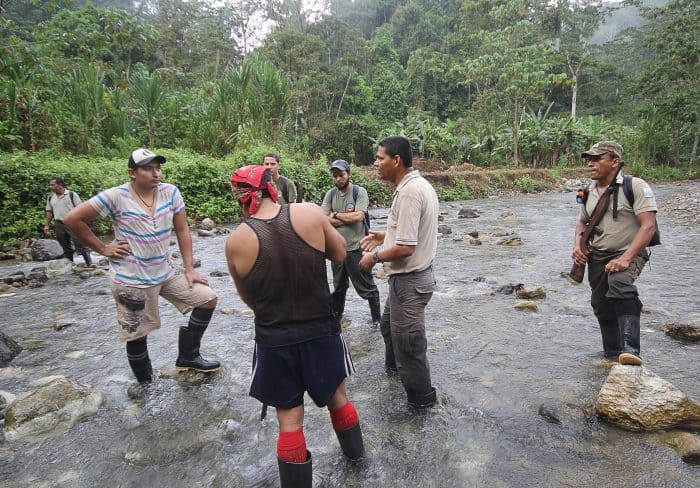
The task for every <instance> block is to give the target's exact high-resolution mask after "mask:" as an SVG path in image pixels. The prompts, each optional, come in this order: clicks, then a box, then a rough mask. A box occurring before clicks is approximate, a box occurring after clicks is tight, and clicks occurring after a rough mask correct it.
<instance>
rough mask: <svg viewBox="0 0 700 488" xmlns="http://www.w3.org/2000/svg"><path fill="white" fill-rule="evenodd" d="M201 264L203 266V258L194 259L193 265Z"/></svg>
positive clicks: (197, 266)
mask: <svg viewBox="0 0 700 488" xmlns="http://www.w3.org/2000/svg"><path fill="white" fill-rule="evenodd" d="M200 266H202V260H201V259H200V258H194V261H192V267H193V268H199V267H200Z"/></svg>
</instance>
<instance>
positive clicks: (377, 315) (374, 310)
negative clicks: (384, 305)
mask: <svg viewBox="0 0 700 488" xmlns="http://www.w3.org/2000/svg"><path fill="white" fill-rule="evenodd" d="M367 301H368V302H369V311H370V313H371V314H372V327H374V328H375V329H377V328H379V323H380V321H381V320H382V313H381V306H380V305H379V297H370V298H368V299H367Z"/></svg>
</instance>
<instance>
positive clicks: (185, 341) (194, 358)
mask: <svg viewBox="0 0 700 488" xmlns="http://www.w3.org/2000/svg"><path fill="white" fill-rule="evenodd" d="M205 330H206V329H197V330H196V331H193V330H192V329H190V328H189V327H180V336H179V340H178V356H177V360H176V361H175V368H176V369H177V370H178V371H186V370H188V369H191V370H195V371H202V372H204V373H211V372H213V371H216V370H218V369H219V367H221V365H220V364H219V362H218V361H209V360H206V359H204V358H203V357H202V356H200V355H199V345H200V344H201V342H202V336H203V335H204V331H205Z"/></svg>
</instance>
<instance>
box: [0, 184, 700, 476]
mask: <svg viewBox="0 0 700 488" xmlns="http://www.w3.org/2000/svg"><path fill="white" fill-rule="evenodd" d="M697 185H698V183H684V184H683V185H681V186H678V185H675V184H673V185H671V184H663V185H657V186H655V190H656V192H657V198H658V200H659V201H660V202H663V200H664V199H665V198H669V197H670V196H672V195H673V193H674V192H677V191H687V190H689V189H697ZM463 207H466V208H474V209H476V210H477V211H478V212H479V213H480V214H481V217H479V218H475V219H459V218H457V214H458V211H459V210H460V208H463ZM441 210H442V212H443V213H444V217H445V221H444V222H443V223H444V224H446V225H448V226H450V227H451V230H452V233H451V234H447V235H444V236H441V237H440V239H439V245H438V257H437V260H436V263H435V274H436V277H437V280H438V292H437V293H435V295H434V296H433V299H432V301H431V302H430V305H429V306H428V308H427V311H426V315H427V317H428V320H427V327H426V328H427V336H428V347H429V359H430V364H431V370H432V376H433V383H434V385H435V386H436V387H437V390H438V396H439V403H440V404H439V405H438V406H436V407H435V408H433V409H431V410H428V411H427V412H425V413H420V414H416V413H414V412H411V411H410V410H409V408H408V407H407V405H406V401H405V394H404V391H403V389H402V387H401V384H400V382H399V380H398V378H396V377H393V376H388V375H387V374H386V373H385V371H384V368H383V364H384V360H383V350H384V346H383V343H382V340H381V336H380V334H379V332H378V331H375V330H372V329H371V328H370V325H369V309H368V307H367V304H366V302H364V301H363V300H361V299H359V298H358V297H357V295H356V294H355V292H354V290H352V288H351V289H350V290H349V292H348V303H347V306H346V318H347V319H349V321H350V325H349V326H348V327H347V328H345V329H344V334H345V337H346V340H347V341H348V342H349V344H350V347H351V350H352V353H353V357H354V360H355V365H356V367H357V369H358V373H357V374H356V375H355V376H353V377H352V378H351V379H350V380H349V381H348V391H349V395H350V397H351V399H352V401H353V402H354V403H355V405H356V407H357V408H358V411H359V413H360V419H361V422H362V428H363V432H364V436H365V442H366V447H367V458H366V459H365V460H364V461H362V462H360V463H358V464H356V465H353V464H352V463H349V462H347V461H346V460H345V459H344V458H343V457H342V454H341V453H340V449H339V447H338V445H337V442H336V439H335V435H334V433H333V430H332V427H331V424H330V421H329V416H328V413H327V411H326V410H321V409H317V408H316V407H315V406H313V403H311V402H310V401H309V400H308V399H307V403H306V406H307V411H306V419H305V433H306V438H307V443H308V447H309V449H310V450H311V452H312V453H313V456H314V485H315V486H319V487H335V486H337V487H340V486H343V487H354V486H358V487H359V486H368V487H370V486H372V487H374V486H376V487H465V486H474V487H479V486H484V487H530V486H532V487H539V486H557V487H558V486H567V487H574V486H575V487H579V486H580V487H584V486H586V487H587V486H638V487H660V486H668V487H686V486H687V487H691V486H694V487H697V486H700V466H698V465H691V464H686V463H684V462H683V461H681V459H680V458H679V457H678V455H677V454H676V453H675V452H674V451H673V450H672V449H671V448H670V447H668V446H666V445H665V444H664V443H663V442H662V440H661V434H658V433H645V434H637V433H630V432H626V431H623V430H621V429H618V428H616V427H613V426H610V425H608V424H606V423H604V422H603V421H601V420H599V419H598V418H597V417H596V416H595V415H594V414H593V413H592V407H593V404H594V402H595V398H596V395H597V393H598V391H599V389H600V386H601V385H602V383H603V381H604V380H605V378H606V375H607V372H608V368H609V365H606V363H604V362H603V361H601V358H600V354H599V352H600V350H601V340H600V333H599V331H598V327H597V324H596V322H595V318H594V317H593V314H592V311H591V308H590V305H589V298H590V292H589V290H588V286H587V285H586V284H584V285H579V286H573V285H570V284H568V283H567V281H566V279H564V278H562V276H561V275H562V272H566V271H568V270H569V268H570V265H571V260H570V254H571V246H572V236H573V228H574V225H575V221H576V219H577V215H578V214H577V212H578V206H577V205H576V203H575V202H574V195H573V194H572V193H563V194H540V195H526V196H514V197H499V198H491V199H484V200H473V201H468V202H450V203H444V204H442V205H441ZM507 213H512V214H514V215H512V216H510V217H507V218H506V214H507ZM372 214H373V215H374V216H375V217H379V218H377V219H375V220H373V222H372V225H373V227H377V228H381V226H382V223H383V222H385V221H384V220H383V219H382V218H381V217H382V216H385V215H386V211H385V210H384V211H382V210H376V211H372ZM658 220H659V223H660V227H661V230H662V240H663V245H662V246H660V247H658V248H654V249H653V251H652V258H651V261H650V265H648V267H647V268H646V269H645V270H644V272H643V273H642V275H641V277H640V279H639V280H638V286H639V289H640V295H641V299H642V301H643V302H644V313H643V316H642V338H641V344H642V355H643V357H644V360H645V366H646V367H648V368H649V369H650V370H651V371H653V372H654V373H656V374H657V375H659V376H661V377H663V378H664V379H666V380H668V381H670V382H671V383H673V384H675V385H676V386H677V387H679V388H680V389H682V390H683V391H685V392H686V393H688V394H689V395H690V396H691V397H693V398H695V399H696V400H700V382H698V376H699V374H698V373H699V370H700V367H699V365H700V361H699V359H700V354H699V352H700V347H699V346H698V345H687V344H681V343H679V342H677V341H675V340H673V339H671V338H669V337H668V336H666V335H665V334H664V333H663V331H662V327H663V325H664V324H665V323H668V322H683V321H686V320H689V319H690V318H693V317H695V318H696V319H697V317H698V314H699V313H700V310H699V308H698V285H697V279H698V268H699V267H698V265H697V262H698V256H700V229H699V228H698V227H697V225H695V224H693V225H691V226H688V225H686V224H684V223H683V222H678V221H675V220H674V219H672V218H670V217H669V216H668V215H665V214H663V213H660V214H659V218H658ZM471 230H476V231H478V232H479V233H480V234H481V235H482V236H485V239H484V242H483V244H482V245H480V246H476V245H471V244H470V242H469V238H468V237H466V236H465V233H466V232H467V231H471ZM503 231H506V232H509V231H512V232H515V233H517V234H518V235H519V236H520V237H521V238H522V242H523V244H522V245H521V246H516V247H510V246H504V245H497V244H496V242H497V241H498V239H499V238H498V237H492V236H491V234H492V233H494V232H495V233H503ZM225 240H226V236H219V237H209V238H199V239H197V240H196V241H195V244H194V249H195V255H196V256H197V257H200V258H201V259H202V267H201V268H199V271H200V273H202V274H203V275H204V276H206V277H207V278H208V279H209V280H210V283H211V284H212V286H213V287H214V289H215V290H216V291H217V293H218V294H219V307H218V311H217V313H216V314H215V315H214V318H213V320H212V324H211V326H210V329H209V331H208V332H207V334H206V335H205V336H204V340H203V345H202V352H203V355H204V356H205V357H216V358H218V359H219V360H221V361H222V363H223V368H222V371H221V372H220V373H219V374H217V375H215V376H212V377H211V378H208V379H207V378H204V377H202V376H198V375H190V374H182V375H178V374H177V373H175V371H174V361H175V356H176V352H177V328H178V327H179V326H180V325H185V324H186V319H185V318H184V317H182V316H181V315H179V314H178V313H177V311H176V310H175V308H174V307H172V306H171V305H169V304H167V303H166V302H164V301H162V302H161V303H162V311H161V314H162V321H163V327H162V328H161V329H160V330H159V331H157V332H155V333H153V334H151V336H150V337H149V348H150V351H151V358H152V361H153V365H154V368H155V369H157V370H159V371H160V376H159V378H158V380H157V381H156V382H155V384H154V385H153V386H152V387H150V388H149V391H148V392H147V394H146V395H144V396H143V397H142V398H141V399H137V400H134V399H131V398H130V397H129V396H128V395H127V388H128V386H129V385H130V384H131V383H132V382H133V377H132V375H131V372H130V370H129V368H128V365H127V362H126V356H125V351H124V347H123V345H122V344H121V343H119V342H118V341H117V339H116V334H115V329H116V325H115V311H114V305H113V302H112V299H111V296H110V295H106V294H104V293H105V290H106V289H107V288H108V286H109V278H108V277H93V278H90V279H88V280H81V279H80V278H79V277H77V276H75V275H68V276H64V277H59V278H55V279H53V280H51V281H49V282H48V283H47V285H46V286H44V287H41V288H34V289H20V290H15V291H14V292H13V293H5V294H4V295H3V296H1V297H0V307H1V308H2V316H3V320H2V326H1V327H2V330H3V332H5V333H6V334H8V335H9V336H11V337H13V338H14V339H16V340H17V341H18V342H19V343H20V344H21V345H23V347H24V348H25V350H24V351H23V352H22V353H21V354H20V356H18V357H17V358H16V359H15V360H14V361H13V362H12V363H11V364H10V367H8V368H2V369H0V390H6V391H9V392H12V393H13V394H19V393H21V392H23V391H27V390H29V389H31V386H30V382H31V381H33V380H36V379H38V378H40V377H43V376H47V375H55V374H62V375H65V376H66V377H68V378H70V379H72V380H75V381H77V382H80V383H84V384H88V385H92V386H94V387H95V388H97V389H99V390H100V391H101V392H103V394H104V396H105V401H104V404H103V406H102V407H101V408H100V410H99V411H98V413H97V414H96V415H94V416H92V417H90V418H88V419H87V420H85V421H83V422H81V423H79V424H77V425H75V426H74V427H73V428H72V429H71V430H70V431H68V432H67V433H65V434H62V435H59V436H57V437H54V438H51V439H47V440H44V441H40V442H35V443H22V442H12V443H11V442H9V441H0V486H3V487H4V486H7V487H111V486H115V487H132V486H133V487H136V486H148V487H150V486H153V487H168V488H177V487H188V488H190V487H244V486H245V487H248V486H260V487H263V486H264V487H266V486H278V484H279V481H278V476H277V464H276V457H275V443H276V437H277V425H276V420H275V415H274V411H271V412H270V414H269V415H268V417H267V419H266V420H264V421H262V422H261V421H260V420H259V416H260V405H259V403H258V402H257V401H256V400H254V399H252V398H250V397H248V394H247V393H248V382H249V380H250V365H251V358H252V351H253V319H252V314H251V312H250V311H249V310H248V309H247V308H246V307H245V305H244V304H243V302H242V301H241V300H240V298H239V297H238V295H237V294H236V293H235V292H234V290H233V286H232V283H231V279H230V277H229V276H227V275H224V276H221V277H214V276H210V273H211V272H214V271H226V264H225V259H224V254H223V249H224V242H225ZM34 265H36V264H35V263H29V264H22V265H3V266H2V267H0V275H2V276H5V275H8V274H10V272H11V271H12V270H13V269H15V268H17V269H29V268H30V267H32V266H34ZM477 278H483V280H477ZM378 283H379V286H380V293H381V294H382V298H385V297H386V290H387V285H386V281H385V280H383V279H380V280H378ZM510 283H523V284H525V285H542V286H544V287H545V288H546V291H547V296H546V298H544V299H543V300H538V305H539V310H538V311H534V312H533V311H519V310H516V309H514V308H513V305H514V304H515V303H516V301H518V299H517V298H516V297H515V296H514V295H506V294H503V293H499V292H497V291H496V288H498V287H499V286H501V285H507V284H510ZM222 312H226V313H222ZM62 318H73V319H75V320H77V321H78V325H75V326H71V327H67V328H65V329H63V330H58V331H57V330H54V327H53V326H54V324H55V323H56V321H57V320H59V319H62ZM81 351H83V352H81ZM543 404H544V405H546V406H547V407H548V408H549V409H550V410H553V411H555V412H556V414H557V416H558V417H559V418H560V420H561V424H554V423H550V422H547V421H546V419H545V418H543V417H541V416H540V415H538V410H539V408H540V406H541V405H543Z"/></svg>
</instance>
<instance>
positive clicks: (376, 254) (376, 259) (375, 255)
mask: <svg viewBox="0 0 700 488" xmlns="http://www.w3.org/2000/svg"><path fill="white" fill-rule="evenodd" d="M372 260H373V261H374V264H377V263H381V262H382V260H381V259H380V257H379V251H374V252H373V253H372Z"/></svg>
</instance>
